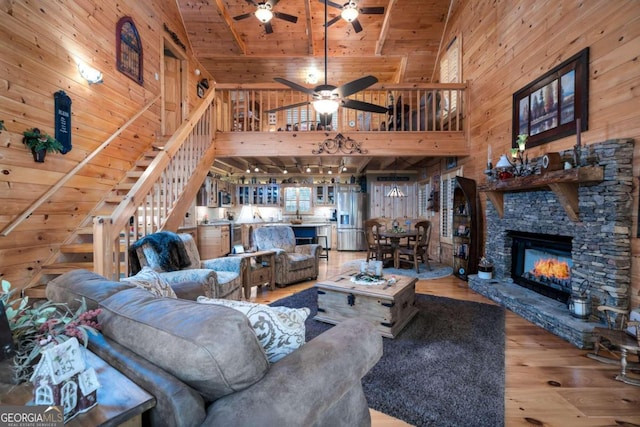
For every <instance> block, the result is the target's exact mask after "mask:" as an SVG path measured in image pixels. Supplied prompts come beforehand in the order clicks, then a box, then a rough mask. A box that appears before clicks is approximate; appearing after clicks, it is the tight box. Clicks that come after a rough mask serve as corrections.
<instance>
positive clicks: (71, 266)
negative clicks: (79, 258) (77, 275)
mask: <svg viewBox="0 0 640 427" xmlns="http://www.w3.org/2000/svg"><path fill="white" fill-rule="evenodd" d="M78 269H85V270H89V271H93V262H92V261H87V262H61V263H55V264H48V265H43V266H42V273H43V274H64V273H68V272H69V271H73V270H78Z"/></svg>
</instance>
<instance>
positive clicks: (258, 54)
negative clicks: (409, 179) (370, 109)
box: [177, 0, 456, 173]
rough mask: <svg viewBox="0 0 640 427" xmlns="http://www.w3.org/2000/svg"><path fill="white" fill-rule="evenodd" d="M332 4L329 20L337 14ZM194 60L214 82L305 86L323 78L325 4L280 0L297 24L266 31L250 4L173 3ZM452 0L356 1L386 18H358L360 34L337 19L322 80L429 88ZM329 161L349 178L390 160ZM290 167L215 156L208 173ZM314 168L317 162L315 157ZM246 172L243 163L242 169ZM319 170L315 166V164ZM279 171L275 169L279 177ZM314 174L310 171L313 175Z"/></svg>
mask: <svg viewBox="0 0 640 427" xmlns="http://www.w3.org/2000/svg"><path fill="white" fill-rule="evenodd" d="M342 1H347V0H338V2H337V3H333V2H330V3H329V6H328V8H327V12H328V20H329V21H331V20H332V19H333V18H336V17H338V16H339V15H340V10H339V9H337V8H336V7H334V5H338V4H343V3H342ZM258 2H259V0H256V3H258ZM177 3H178V5H179V8H180V12H181V14H182V18H183V20H184V24H185V28H186V29H187V33H188V37H189V43H190V44H191V46H192V48H193V50H194V52H195V54H196V57H197V58H198V60H199V61H200V63H201V64H202V66H203V67H204V68H206V69H207V71H208V72H209V73H210V74H211V75H212V76H213V77H214V80H215V81H216V82H217V83H237V84H245V83H273V82H274V80H273V79H274V78H275V77H281V78H284V79H287V80H291V81H294V82H297V83H300V84H303V85H307V86H308V87H313V86H314V85H313V84H311V83H306V82H307V81H308V77H309V75H310V74H315V75H316V76H318V78H319V80H320V82H322V80H323V79H324V35H325V29H324V22H325V4H324V1H323V0H280V1H279V2H277V4H276V5H275V6H274V7H273V11H274V12H280V13H283V14H288V15H293V16H296V17H297V18H298V19H297V22H296V23H292V22H289V21H287V20H285V19H279V18H277V17H274V18H273V19H272V20H271V21H270V24H271V27H272V30H273V31H272V32H271V33H267V32H266V31H265V26H264V25H263V24H262V23H261V22H260V21H258V19H257V18H256V17H255V16H253V15H252V16H249V17H247V18H245V19H241V20H235V19H234V17H236V16H240V15H243V14H250V13H253V12H254V11H255V9H256V6H255V5H253V4H252V3H253V1H252V0H177ZM455 6H456V0H358V2H357V7H358V8H374V7H375V8H384V14H362V13H361V14H360V15H359V16H358V21H359V22H360V24H361V26H362V31H360V32H356V30H355V27H354V26H353V25H352V24H351V23H349V22H347V21H345V20H343V19H338V20H337V22H335V23H334V24H333V25H330V26H329V27H328V31H327V52H328V57H327V62H328V69H327V79H328V81H329V82H330V83H331V84H334V85H336V86H339V85H342V84H344V83H346V82H349V81H352V80H355V79H357V78H360V77H363V76H365V75H369V74H371V75H374V76H375V77H377V78H378V81H379V82H381V83H415V82H418V83H430V82H432V81H434V80H432V79H433V76H434V74H435V73H434V67H435V64H436V61H437V57H438V50H439V48H440V46H441V43H442V40H441V39H442V35H443V32H444V31H445V27H446V22H447V17H448V15H449V11H450V9H451V14H453V13H454V11H455ZM372 160H374V159H371V158H369V159H355V158H345V159H343V160H340V161H336V160H335V159H334V160H333V161H332V163H336V165H333V164H331V165H327V166H337V164H338V163H341V162H343V163H345V164H347V165H350V166H349V172H350V173H354V172H357V173H361V172H363V171H364V169H369V170H371V169H377V170H380V169H382V168H383V167H384V168H388V167H389V163H390V162H389V160H388V159H378V160H382V163H380V161H378V160H376V161H373V162H372ZM423 160H424V159H420V158H406V159H402V160H401V161H399V162H398V168H402V169H408V168H412V167H415V165H418V164H420V162H421V161H423ZM249 161H250V162H251V163H252V164H256V163H257V164H261V165H280V166H283V165H284V166H288V167H289V170H291V168H294V167H295V166H294V163H292V162H293V161H295V162H296V163H298V164H299V165H300V166H299V167H300V168H302V167H303V165H304V164H305V159H271V158H262V157H256V158H254V159H243V160H242V161H240V160H239V159H217V160H216V164H215V165H214V169H219V170H220V171H225V170H226V171H234V172H239V168H238V167H239V166H242V165H243V164H245V163H247V162H249ZM314 163H315V164H317V159H315V160H314ZM244 167H245V168H246V166H244ZM316 167H317V166H316ZM281 169H282V168H281V167H280V168H277V167H276V168H273V169H272V170H271V171H270V172H272V173H278V171H279V170H281ZM314 172H315V171H314Z"/></svg>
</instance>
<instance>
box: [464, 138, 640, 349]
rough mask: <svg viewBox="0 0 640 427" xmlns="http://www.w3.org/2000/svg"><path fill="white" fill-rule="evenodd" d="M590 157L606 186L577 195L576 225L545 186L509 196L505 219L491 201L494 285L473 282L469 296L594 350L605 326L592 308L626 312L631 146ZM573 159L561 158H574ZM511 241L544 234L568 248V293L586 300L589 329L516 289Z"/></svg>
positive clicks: (610, 147) (611, 144) (616, 145)
mask: <svg viewBox="0 0 640 427" xmlns="http://www.w3.org/2000/svg"><path fill="white" fill-rule="evenodd" d="M588 149H590V150H591V152H592V154H594V155H595V158H597V164H596V165H595V166H597V167H600V168H602V169H603V180H602V181H601V182H598V183H589V184H586V185H580V186H579V187H578V188H577V197H578V208H579V209H578V218H577V221H575V220H572V219H571V218H570V216H569V215H568V212H567V211H566V210H565V208H564V206H563V203H562V201H561V200H558V196H557V194H556V193H554V192H553V191H551V190H549V189H548V188H546V187H544V186H542V187H540V188H535V189H526V190H524V191H513V192H511V191H508V192H504V194H503V198H504V199H503V206H502V207H501V209H502V212H503V213H504V214H503V217H502V218H501V217H500V216H499V213H498V212H499V211H498V210H497V209H496V207H495V206H494V205H493V204H492V202H491V201H487V206H486V212H485V213H486V226H487V229H486V233H485V236H486V241H485V256H487V257H488V258H489V259H491V260H492V261H493V264H494V269H495V276H494V277H495V279H494V280H493V281H491V282H490V281H487V280H480V279H477V277H474V278H470V280H469V286H470V287H471V288H472V289H474V290H477V291H478V292H479V293H481V294H483V295H486V296H488V297H490V298H491V299H493V300H495V301H497V302H499V303H501V304H502V305H505V306H506V307H507V308H509V309H511V310H512V311H514V312H516V313H517V314H520V315H522V316H523V317H525V318H527V319H528V320H530V321H532V322H534V323H536V324H538V325H539V326H541V327H543V328H545V329H547V330H549V331H551V332H553V333H556V334H557V335H559V336H561V337H562V338H565V339H567V340H568V341H570V342H572V343H574V344H575V345H577V346H578V347H581V348H588V347H590V346H591V345H592V343H593V336H592V334H591V331H592V329H593V327H595V326H597V325H598V323H599V322H602V321H603V319H600V318H598V317H597V314H598V313H597V311H596V310H595V307H597V306H598V305H602V304H606V305H609V306H614V307H619V308H623V309H627V308H628V306H629V299H630V295H629V293H630V285H631V233H632V230H631V228H632V224H633V219H632V211H633V207H632V200H633V197H632V189H633V165H632V160H633V140H629V139H625V140H611V141H606V142H602V143H597V144H592V145H590V146H588ZM572 153H573V150H571V151H566V152H561V153H560V155H561V156H562V158H565V157H566V158H569V157H570V156H571V155H572ZM513 179H520V178H513ZM514 183H515V181H514ZM480 191H483V187H480ZM513 233H534V234H541V235H543V234H546V235H551V236H560V237H563V238H567V239H569V240H570V241H571V252H570V255H571V260H570V263H571V274H570V277H571V278H570V287H569V288H568V289H567V292H571V293H573V294H574V295H575V294H577V292H578V290H580V291H583V292H586V294H587V295H588V298H589V301H590V304H591V306H592V310H591V313H592V316H591V318H590V319H589V321H588V322H585V321H581V320H577V319H575V318H573V317H572V316H570V313H569V311H568V308H567V307H566V306H565V307H563V303H562V302H559V301H556V300H553V299H550V298H548V297H546V296H543V295H540V294H537V293H535V292H534V291H531V290H529V289H522V288H521V289H518V288H520V287H519V286H517V285H515V284H514V283H513V280H514V278H513V271H512V266H513V265H514V264H513V262H512V257H513V256H514V255H515V254H513V253H512V250H513V241H512V237H511V236H512V234H513ZM514 286H515V287H514ZM534 301H538V302H537V303H536V302H534ZM536 305H538V307H536ZM547 311H548V313H546V312H547ZM545 313H546V314H545Z"/></svg>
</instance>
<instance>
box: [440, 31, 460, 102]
mask: <svg viewBox="0 0 640 427" xmlns="http://www.w3.org/2000/svg"><path fill="white" fill-rule="evenodd" d="M460 64H461V60H460V42H459V37H454V39H453V40H451V42H449V45H448V46H447V50H446V52H444V54H443V55H442V59H441V60H440V83H460V82H461V81H462V67H461V66H460ZM457 105H458V93H457V92H456V91H443V93H442V109H443V111H445V112H447V111H453V110H455V109H456V106H457Z"/></svg>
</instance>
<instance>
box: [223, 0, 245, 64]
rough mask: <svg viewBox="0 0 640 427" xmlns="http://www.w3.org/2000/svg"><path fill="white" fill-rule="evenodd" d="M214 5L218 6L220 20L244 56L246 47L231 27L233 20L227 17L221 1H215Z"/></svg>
mask: <svg viewBox="0 0 640 427" xmlns="http://www.w3.org/2000/svg"><path fill="white" fill-rule="evenodd" d="M216 5H217V6H218V11H219V12H220V15H221V16H222V18H223V19H224V22H225V23H226V24H227V27H228V30H229V32H230V33H231V34H232V35H233V38H234V40H235V41H236V44H237V45H238V48H239V49H240V51H241V52H242V54H243V55H246V54H247V46H246V44H245V43H244V41H243V40H242V38H241V37H240V35H239V34H238V33H237V32H236V30H235V28H234V26H233V18H232V17H231V16H229V12H227V9H225V7H224V2H223V0H216Z"/></svg>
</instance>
